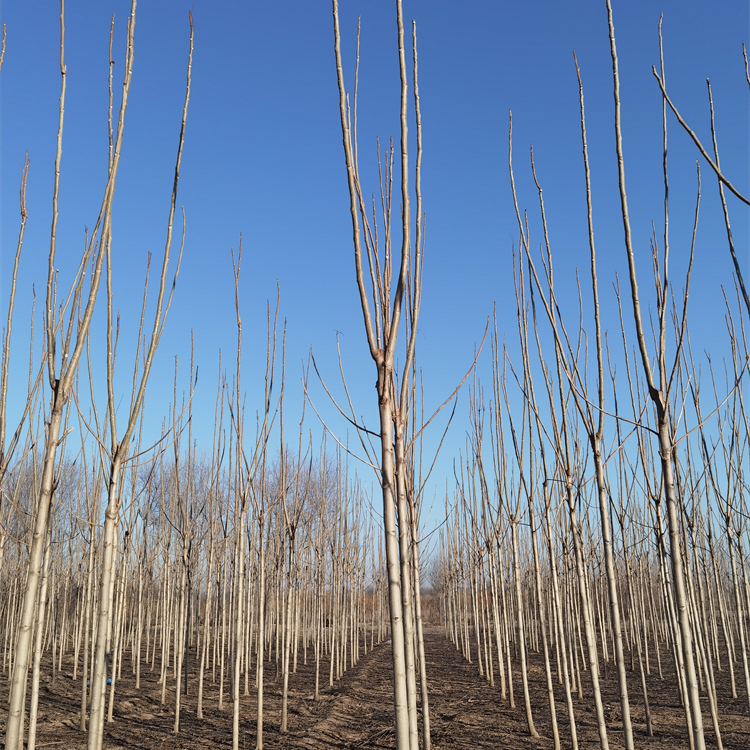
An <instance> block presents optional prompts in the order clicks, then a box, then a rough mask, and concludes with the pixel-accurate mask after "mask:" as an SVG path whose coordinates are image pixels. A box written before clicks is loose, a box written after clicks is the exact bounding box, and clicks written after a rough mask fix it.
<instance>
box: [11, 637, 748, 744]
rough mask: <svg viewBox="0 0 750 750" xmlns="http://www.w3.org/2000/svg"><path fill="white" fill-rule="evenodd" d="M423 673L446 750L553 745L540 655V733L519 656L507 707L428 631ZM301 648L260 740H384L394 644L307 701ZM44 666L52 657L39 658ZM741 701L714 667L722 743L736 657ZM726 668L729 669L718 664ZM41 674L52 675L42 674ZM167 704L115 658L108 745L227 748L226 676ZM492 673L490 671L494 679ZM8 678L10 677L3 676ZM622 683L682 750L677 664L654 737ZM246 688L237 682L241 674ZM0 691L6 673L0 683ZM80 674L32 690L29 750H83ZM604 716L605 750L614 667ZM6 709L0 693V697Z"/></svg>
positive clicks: (710, 738)
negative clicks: (33, 748) (285, 706)
mask: <svg viewBox="0 0 750 750" xmlns="http://www.w3.org/2000/svg"><path fill="white" fill-rule="evenodd" d="M425 639H426V642H425V648H426V652H427V678H428V683H429V687H430V719H431V724H432V746H433V748H434V750H442V749H443V748H466V749H467V750H469V749H470V748H471V749H473V748H504V749H506V750H516V749H519V750H520V748H524V749H527V748H528V749H532V748H551V747H552V731H551V722H550V718H549V708H548V702H547V693H546V688H545V680H544V671H543V662H542V658H541V655H539V654H533V653H532V654H531V664H530V674H529V679H530V684H531V701H532V708H533V712H534V721H535V724H536V728H537V730H538V732H539V734H540V737H539V739H532V738H531V737H530V736H529V733H528V729H527V726H526V719H525V713H524V708H523V690H522V685H521V675H520V670H519V669H518V664H517V663H514V675H513V678H514V692H515V700H516V707H515V708H513V709H511V708H509V707H508V705H507V701H505V702H504V701H503V700H502V699H501V696H500V688H499V680H498V679H496V685H495V687H490V685H489V684H488V683H487V681H486V680H485V679H484V678H483V677H481V676H480V675H479V673H478V670H477V667H476V665H475V664H470V663H468V662H467V661H465V660H464V659H463V657H462V655H461V653H460V652H459V651H457V650H456V649H455V648H454V647H453V645H452V644H451V643H450V642H449V641H448V640H447V639H446V638H445V637H444V636H443V634H442V633H441V632H440V631H438V630H434V631H431V632H429V633H427V634H426V636H425ZM311 656H312V653H311V652H310V651H309V652H308V664H307V665H303V664H302V653H301V651H300V659H299V665H298V669H297V673H296V674H293V675H291V677H290V682H289V686H290V691H289V692H290V697H289V720H288V723H289V728H288V732H287V733H286V734H285V735H281V734H280V733H279V719H280V710H281V682H280V680H276V676H275V674H276V667H275V663H273V662H272V663H270V664H267V665H266V672H265V683H266V684H265V688H266V689H265V701H264V702H265V707H266V710H265V722H264V746H265V747H266V748H268V750H271V749H272V748H303V749H307V750H323V749H325V748H341V749H343V748H357V749H358V750H359V749H361V750H367V749H368V748H372V749H375V748H393V747H395V738H394V733H393V708H392V688H391V652H390V645H389V643H383V644H380V645H379V646H376V648H375V650H374V651H372V652H368V654H367V655H366V656H364V657H363V658H362V659H361V660H360V662H359V664H358V665H357V666H356V667H354V668H353V669H349V670H348V671H347V672H346V673H345V674H344V676H343V678H342V679H341V680H339V681H337V682H335V684H334V686H333V687H330V688H329V687H328V662H327V660H326V661H324V662H322V663H321V685H322V686H324V688H323V689H322V690H321V694H320V699H319V700H318V701H314V700H313V690H314V679H315V672H314V662H313V661H312V659H311V658H310V657H311ZM46 666H49V665H46ZM738 667H739V668H738V669H736V672H737V678H738V691H739V695H740V697H739V698H738V699H732V698H731V692H730V687H729V675H728V673H727V672H726V671H724V672H722V673H719V674H718V675H717V676H718V681H719V690H720V697H719V710H720V714H721V722H720V728H721V732H722V740H723V744H724V748H725V749H726V750H748V748H750V719H748V703H747V700H746V699H745V697H744V691H742V690H741V681H740V672H741V666H740V665H738ZM725 670H726V667H725ZM46 674H47V675H48V674H49V671H46ZM169 677H170V679H169V685H168V689H167V696H166V703H165V704H164V705H162V703H161V686H160V685H159V684H158V683H157V680H158V669H157V671H156V672H149V671H148V667H147V668H146V669H145V671H142V673H141V688H140V689H139V690H137V691H136V689H135V677H134V676H132V675H131V674H130V661H129V655H126V661H125V663H124V664H123V677H122V680H120V681H119V682H118V684H117V688H116V701H115V709H114V721H113V722H112V723H109V724H106V725H105V735H104V748H105V750H125V748H127V749H128V750H130V749H133V750H135V749H137V750H152V749H156V748H158V749H159V750H178V749H179V750H182V749H185V750H198V749H199V748H201V749H202V748H224V747H231V743H232V706H231V702H230V701H229V700H228V699H229V695H228V686H227V685H226V684H225V703H224V706H225V710H224V711H219V710H218V692H219V690H218V683H217V684H212V683H211V681H210V673H208V674H207V679H206V681H205V695H204V718H203V719H202V720H198V719H197V718H196V715H195V709H196V703H197V679H196V678H195V675H194V674H193V673H192V672H191V675H190V694H189V695H188V696H187V697H185V696H183V710H182V712H181V722H180V725H181V726H180V733H179V734H178V735H175V734H173V733H172V726H173V723H174V680H173V679H172V678H171V671H170V675H169ZM496 677H497V675H496ZM6 679H7V676H6ZM628 679H629V682H630V685H629V687H630V701H631V714H632V716H633V721H634V730H635V740H636V747H639V748H649V747H659V748H662V749H664V748H688V741H687V731H686V727H685V720H684V713H683V711H682V709H681V708H680V702H679V697H678V693H677V689H676V684H675V678H674V672H673V670H672V669H671V667H668V666H667V665H665V667H664V679H663V680H662V679H660V678H659V675H658V672H657V670H656V664H655V662H654V664H652V674H651V675H650V676H649V677H648V678H647V682H648V690H649V701H650V705H651V713H652V720H653V725H654V737H652V738H650V737H648V736H647V734H646V725H645V718H644V711H643V698H642V693H641V688H640V675H639V672H638V668H637V666H636V670H635V671H634V672H629V673H628ZM243 686H244V682H243ZM3 687H4V690H3V693H4V694H5V695H4V697H5V696H7V692H6V691H7V681H6V682H5V685H4V686H3ZM583 688H584V690H583V692H584V695H583V696H582V698H580V699H578V698H576V699H575V710H576V725H577V728H578V737H579V744H580V747H581V748H582V750H584V749H588V748H592V749H593V748H596V747H598V744H599V743H598V734H597V731H596V723H595V717H594V710H593V700H592V697H591V688H590V684H589V683H588V681H587V676H586V675H584V685H583ZM555 689H556V699H557V716H558V722H559V725H560V737H561V741H562V746H563V747H564V748H565V747H570V746H571V743H570V735H569V729H568V722H567V712H566V710H565V703H564V693H563V691H562V687H561V686H560V685H557V684H556V688H555ZM80 690H81V682H80V678H79V679H78V680H76V681H73V679H72V661H71V657H68V658H67V662H66V661H64V663H63V672H62V673H61V674H58V675H57V677H56V679H55V681H54V683H53V682H51V680H50V678H49V677H47V676H43V678H42V685H41V689H40V701H39V704H40V716H39V724H38V735H37V747H39V748H42V747H59V748H65V749H67V748H69V749H70V750H79V749H83V748H85V746H86V736H85V734H82V733H81V732H79V730H78V707H79V705H80ZM603 690H604V697H605V715H606V717H607V721H608V731H609V742H610V747H611V748H619V747H622V745H623V743H622V723H621V715H620V705H619V700H618V698H617V685H616V680H615V675H614V673H613V671H612V669H610V670H609V671H608V675H607V677H606V678H605V679H604V680H603ZM250 692H251V695H250V696H244V697H243V698H242V701H241V735H240V748H242V750H251V749H252V748H254V747H255V731H256V728H255V714H256V703H255V696H254V695H252V693H253V684H252V681H251V683H250ZM3 703H4V704H5V705H4V708H5V706H7V701H3ZM0 719H1V721H0V730H1V731H2V734H3V735H4V734H5V727H4V724H5V716H2V717H0ZM704 722H705V726H706V742H707V745H708V746H709V747H715V746H716V741H715V737H714V733H713V730H712V725H711V717H710V714H709V711H708V703H707V701H706V703H705V713H704Z"/></svg>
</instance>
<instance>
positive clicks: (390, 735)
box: [300, 641, 395, 750]
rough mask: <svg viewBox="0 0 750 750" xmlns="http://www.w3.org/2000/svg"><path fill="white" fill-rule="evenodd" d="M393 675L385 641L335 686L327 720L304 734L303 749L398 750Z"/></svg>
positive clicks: (318, 723) (330, 698)
mask: <svg viewBox="0 0 750 750" xmlns="http://www.w3.org/2000/svg"><path fill="white" fill-rule="evenodd" d="M391 675H392V662H391V646H390V641H386V642H384V643H381V644H380V645H378V646H376V647H375V650H374V651H371V652H369V653H368V654H367V656H364V657H363V658H362V659H361V660H360V662H359V664H357V666H356V667H355V668H354V669H352V670H350V671H348V672H346V673H345V674H344V676H343V677H342V679H341V680H340V681H339V682H337V683H336V684H335V685H334V687H333V689H332V690H331V691H330V693H329V700H330V708H329V710H328V712H327V714H326V716H325V718H323V719H322V720H321V721H319V722H317V723H316V724H315V725H314V726H313V727H312V728H311V729H309V730H308V731H307V732H305V735H304V736H303V737H301V738H300V746H301V747H305V748H311V749H314V750H321V749H322V748H342V749H343V748H362V749H363V750H364V749H365V748H391V747H395V739H394V732H393V723H394V716H393V687H392V681H391V680H392V678H391Z"/></svg>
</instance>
